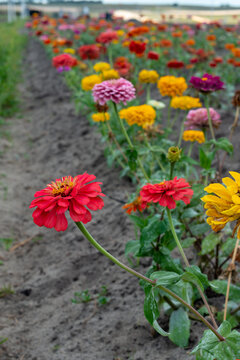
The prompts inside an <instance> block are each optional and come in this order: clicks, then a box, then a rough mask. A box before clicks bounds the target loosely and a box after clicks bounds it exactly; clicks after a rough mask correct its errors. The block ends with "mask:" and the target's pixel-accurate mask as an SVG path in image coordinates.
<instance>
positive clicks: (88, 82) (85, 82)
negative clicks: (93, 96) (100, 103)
mask: <svg viewBox="0 0 240 360" xmlns="http://www.w3.org/2000/svg"><path fill="white" fill-rule="evenodd" d="M100 82H102V79H101V78H100V76H98V75H90V76H85V77H84V78H83V79H82V82H81V86H82V89H83V90H84V91H90V90H92V89H93V87H94V85H96V84H99V83H100Z"/></svg>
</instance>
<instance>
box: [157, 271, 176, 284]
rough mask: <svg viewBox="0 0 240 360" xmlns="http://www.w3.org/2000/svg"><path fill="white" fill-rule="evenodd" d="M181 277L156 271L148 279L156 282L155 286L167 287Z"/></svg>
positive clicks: (168, 272)
mask: <svg viewBox="0 0 240 360" xmlns="http://www.w3.org/2000/svg"><path fill="white" fill-rule="evenodd" d="M180 278H181V276H180V275H179V274H177V273H175V272H172V271H156V272H154V273H152V274H151V276H150V279H152V280H156V285H162V286H167V285H171V284H175V283H176V282H178V281H179V280H180Z"/></svg>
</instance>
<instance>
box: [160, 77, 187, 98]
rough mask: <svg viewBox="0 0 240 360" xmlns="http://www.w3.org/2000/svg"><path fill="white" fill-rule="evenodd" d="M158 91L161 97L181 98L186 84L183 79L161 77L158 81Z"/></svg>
mask: <svg viewBox="0 0 240 360" xmlns="http://www.w3.org/2000/svg"><path fill="white" fill-rule="evenodd" d="M157 86H158V89H159V91H160V93H161V95H162V96H170V97H174V96H182V94H183V93H184V91H185V90H187V87H188V86H187V83H186V80H185V79H184V77H176V76H162V77H161V78H160V79H159V80H158V84H157Z"/></svg>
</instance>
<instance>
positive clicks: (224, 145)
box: [209, 137, 233, 155]
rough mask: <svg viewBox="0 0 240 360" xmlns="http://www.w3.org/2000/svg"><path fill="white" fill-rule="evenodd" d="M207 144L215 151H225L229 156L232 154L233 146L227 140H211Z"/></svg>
mask: <svg viewBox="0 0 240 360" xmlns="http://www.w3.org/2000/svg"><path fill="white" fill-rule="evenodd" d="M209 143H211V144H214V145H215V146H216V148H217V149H222V150H225V151H226V152H227V153H228V154H230V155H231V154H232V153H233V145H232V143H231V142H230V141H229V140H228V139H227V138H224V137H223V138H219V139H217V140H215V139H212V140H210V141H209Z"/></svg>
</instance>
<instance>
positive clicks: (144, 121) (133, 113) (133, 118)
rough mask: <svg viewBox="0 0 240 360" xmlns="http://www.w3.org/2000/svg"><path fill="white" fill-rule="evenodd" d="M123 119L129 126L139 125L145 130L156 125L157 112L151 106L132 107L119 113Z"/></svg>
mask: <svg viewBox="0 0 240 360" xmlns="http://www.w3.org/2000/svg"><path fill="white" fill-rule="evenodd" d="M119 116H120V118H121V119H125V120H126V121H127V123H128V125H130V126H131V125H134V124H137V125H138V126H141V127H142V128H143V129H146V128H148V127H149V126H150V125H152V124H154V121H155V118H156V111H155V110H154V108H153V107H152V106H150V105H146V104H145V105H139V106H131V107H129V108H127V109H123V110H121V111H120V112H119Z"/></svg>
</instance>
